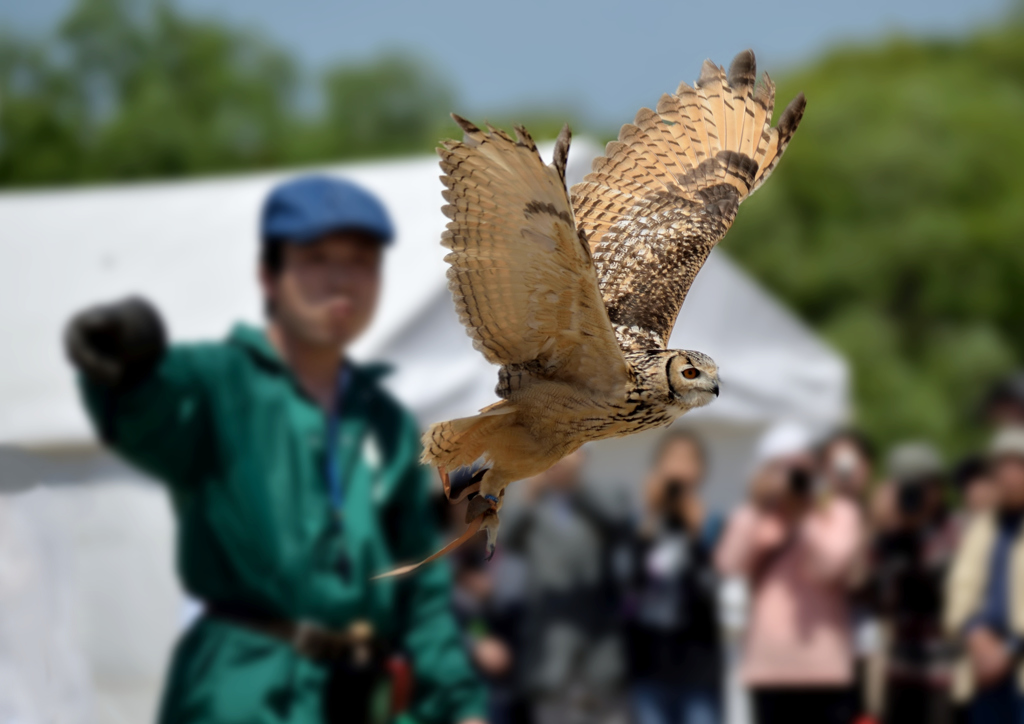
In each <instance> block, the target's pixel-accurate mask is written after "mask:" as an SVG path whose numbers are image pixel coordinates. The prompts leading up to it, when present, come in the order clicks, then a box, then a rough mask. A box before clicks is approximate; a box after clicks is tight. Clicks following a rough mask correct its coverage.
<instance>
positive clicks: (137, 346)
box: [64, 297, 167, 389]
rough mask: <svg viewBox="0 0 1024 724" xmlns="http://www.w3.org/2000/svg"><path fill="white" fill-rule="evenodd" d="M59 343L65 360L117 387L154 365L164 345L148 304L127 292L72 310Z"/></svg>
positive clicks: (155, 314) (133, 381)
mask: <svg viewBox="0 0 1024 724" xmlns="http://www.w3.org/2000/svg"><path fill="white" fill-rule="evenodd" d="M64 344H65V348H66V349H67V354H68V357H69V358H70V360H71V362H72V363H73V364H74V365H75V366H76V367H77V368H78V369H79V370H81V372H82V374H83V375H85V376H86V377H87V378H88V379H89V380H90V381H92V382H95V383H97V384H99V385H102V386H104V387H110V388H122V389H123V388H127V387H131V386H132V385H134V384H137V383H138V382H141V381H142V380H143V379H145V378H146V377H147V376H149V374H150V373H151V372H152V371H153V370H154V369H156V366H157V365H158V364H159V363H160V360H161V359H162V358H163V356H164V353H165V352H166V351H167V333H166V331H165V330H164V324H163V321H162V320H161V319H160V314H159V313H158V312H157V311H156V308H155V307H153V305H152V304H150V303H149V302H147V301H146V300H145V299H142V298H141V297H129V298H127V299H124V300H122V301H119V302H114V303H112V304H102V305H98V306H95V307H90V308H89V309H86V310H84V311H82V312H79V313H78V314H76V315H75V316H74V317H73V318H72V319H71V322H70V323H69V324H68V327H67V331H66V332H65V336H64Z"/></svg>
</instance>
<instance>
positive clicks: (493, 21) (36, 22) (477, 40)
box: [0, 0, 1007, 125]
mask: <svg viewBox="0 0 1024 724" xmlns="http://www.w3.org/2000/svg"><path fill="white" fill-rule="evenodd" d="M177 4H178V5H179V6H181V7H183V8H186V9H188V10H189V11H191V12H194V13H198V14H201V15H205V16H210V17H218V18H222V19H226V20H228V21H230V22H232V23H236V24H239V25H243V26H246V27H249V28H251V29H255V30H257V31H259V32H260V33H262V34H264V35H266V36H268V37H269V38H271V39H272V40H274V41H275V42H277V43H278V44H280V45H282V46H284V47H285V48H287V49H288V50H289V51H291V52H292V53H293V54H294V55H295V56H296V57H298V58H299V59H300V60H301V61H302V62H303V63H304V64H306V65H307V66H309V67H311V68H318V67H322V66H324V65H326V64H329V63H331V62H334V61H340V60H346V61H360V60H366V59H370V58H373V57H374V56H376V55H379V54H381V53H384V52H391V51H403V52H406V53H410V54H412V55H414V56H416V57H418V58H422V59H423V60H424V61H425V62H427V63H429V64H430V65H432V66H433V67H434V68H435V69H436V70H437V71H438V72H439V73H440V74H441V75H442V76H443V77H445V78H447V80H448V82H449V83H450V84H451V86H452V87H453V88H454V89H455V91H456V92H457V97H458V108H457V109H456V110H458V111H459V112H461V113H463V114H482V113H487V112H491V113H498V112H508V111H514V110H515V109H516V108H527V107H546V106H547V107H549V106H560V107H569V108H574V109H578V110H579V111H580V112H582V113H584V114H586V116H587V117H588V119H589V120H590V121H591V122H592V123H594V124H601V125H607V124H618V123H622V122H625V121H627V120H629V119H631V118H632V116H633V114H634V113H635V111H636V109H637V108H639V107H640V106H644V105H648V106H649V105H652V104H654V103H656V102H657V99H658V97H659V96H660V95H661V93H663V92H665V91H671V90H674V89H675V86H676V85H677V84H678V82H679V81H680V80H687V81H690V80H693V79H694V78H695V77H696V76H697V74H698V72H699V69H700V64H701V62H702V61H703V59H704V58H706V57H710V58H712V59H713V60H715V61H716V62H718V63H720V64H723V65H724V64H727V63H728V62H729V60H730V59H731V58H732V56H733V55H734V54H735V53H736V52H737V51H739V50H742V49H744V48H747V47H750V48H753V49H754V50H755V52H756V53H757V57H758V61H759V66H760V67H761V68H763V69H765V70H768V71H769V72H770V73H772V74H773V75H778V74H779V73H780V72H782V71H784V70H785V69H786V68H787V67H790V66H793V65H796V64H799V63H801V62H804V61H806V60H809V59H812V58H813V57H815V56H816V55H818V54H821V53H822V52H824V51H825V50H827V48H828V47H829V46H830V45H833V44H835V43H840V42H846V41H863V40H871V39H878V38H882V37H885V36H888V35H895V34H911V35H915V36H925V35H944V36H948V35H957V34H961V33H965V32H968V31H969V30H971V29H973V28H976V27H978V26H980V25H984V24H990V23H995V22H998V21H999V19H1000V18H1001V17H1002V16H1003V15H1004V14H1005V12H1006V8H1007V0H971V1H970V2H967V1H966V0H959V1H958V0H856V1H853V2H851V1H845V2H833V1H831V0H772V1H771V2H766V1H765V0H761V1H759V2H755V1H754V0H733V1H732V2H729V3H718V2H712V1H711V0H705V1H703V2H695V1H692V0H686V1H680V0H674V1H671V0H633V2H614V1H613V0H589V2H583V1H580V0H573V1H571V2H557V1H556V0H517V1H516V2H504V3H493V2H492V3H472V4H470V3H457V2H445V3H438V2H429V1H427V0H375V1H373V2H352V1H351V0H349V1H347V2H341V1H339V0H334V1H326V0H179V1H178V3H177ZM71 5H72V2H71V0H31V2H28V1H26V0H0V22H2V23H6V24H9V25H14V26H15V27H18V28H22V29H25V30H28V31H30V32H36V33H42V32H45V31H46V29H47V28H49V27H52V24H53V23H54V22H55V21H56V20H57V19H58V18H60V17H61V16H62V14H63V13H64V12H66V10H67V9H68V8H69V7H70V6H71Z"/></svg>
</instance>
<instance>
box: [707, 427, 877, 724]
mask: <svg viewBox="0 0 1024 724" xmlns="http://www.w3.org/2000/svg"><path fill="white" fill-rule="evenodd" d="M757 460H758V462H757V469H756V471H755V472H754V476H753V481H752V485H751V489H750V501H749V502H747V503H746V504H744V505H743V506H742V507H741V508H740V509H739V510H738V511H737V512H736V513H735V514H734V515H733V517H732V519H731V520H730V522H729V525H728V527H727V529H726V533H725V537H724V539H723V540H722V544H721V546H720V548H719V550H718V555H717V563H718V566H719V569H720V570H721V572H722V573H723V574H724V575H736V576H743V577H744V578H745V579H746V580H747V582H748V584H749V586H750V589H751V608H750V615H749V623H748V627H747V631H746V638H745V641H744V650H743V659H742V665H741V676H742V678H743V681H744V682H745V683H746V685H747V686H748V687H750V689H751V693H752V699H753V706H754V711H755V714H756V721H757V723H758V724H791V723H792V722H815V723H816V724H849V722H851V721H852V719H853V717H854V715H855V713H856V708H857V707H856V702H855V699H854V696H853V692H852V684H853V652H852V641H851V628H852V626H851V620H850V608H849V602H848V600H847V599H848V591H847V583H848V580H849V578H850V576H851V574H852V572H853V569H854V566H855V563H856V559H857V552H858V549H859V546H860V545H861V537H862V535H863V532H862V525H861V520H860V516H859V514H858V512H857V509H856V506H854V505H853V504H852V503H851V502H850V501H849V500H847V499H846V498H845V497H843V496H836V495H834V494H828V493H822V492H821V491H820V490H819V489H817V488H816V487H815V474H816V470H815V459H814V456H813V455H812V453H811V438H810V435H809V433H808V432H807V431H806V430H805V429H803V428H801V427H799V426H796V425H790V424H783V425H779V426H777V427H775V428H773V429H772V430H769V432H768V433H767V434H766V435H765V437H764V438H763V439H762V441H761V443H760V449H759V452H758V456H757Z"/></svg>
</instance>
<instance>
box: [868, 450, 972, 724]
mask: <svg viewBox="0 0 1024 724" xmlns="http://www.w3.org/2000/svg"><path fill="white" fill-rule="evenodd" d="M887 473H888V479H887V480H886V482H885V483H884V484H883V486H882V487H881V488H880V490H879V492H878V495H877V501H878V505H877V508H876V514H877V518H876V526H875V535H874V541H873V544H872V547H873V560H874V566H873V572H872V577H871V581H870V584H869V589H870V591H871V594H872V599H873V600H874V602H875V604H876V606H877V609H878V611H879V613H880V614H881V616H882V618H883V621H884V622H885V626H886V631H887V647H886V652H885V672H884V705H883V711H884V721H885V722H893V723H900V724H905V723H906V722H912V721H913V722H917V721H920V722H929V724H946V723H947V722H951V721H952V717H953V710H952V700H951V698H950V695H949V686H950V683H951V677H952V663H953V651H952V648H951V646H950V645H949V642H948V640H947V639H946V638H945V636H944V634H943V631H942V618H941V617H942V600H943V599H942V597H943V582H944V580H945V576H946V572H947V570H948V567H949V564H950V561H951V559H952V556H953V553H954V551H955V547H956V544H957V534H958V531H959V526H958V524H957V520H956V519H955V517H954V516H953V515H951V513H950V510H949V508H948V506H947V505H946V502H945V489H944V488H945V482H946V479H945V472H944V467H943V463H942V458H941V457H940V455H939V453H938V451H937V450H936V449H935V448H934V447H933V446H932V445H930V444H928V443H923V442H911V443H906V444H903V445H899V446H897V447H896V448H895V449H894V450H893V451H892V453H891V455H890V457H889V462H888V470H887Z"/></svg>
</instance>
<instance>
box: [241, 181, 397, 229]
mask: <svg viewBox="0 0 1024 724" xmlns="http://www.w3.org/2000/svg"><path fill="white" fill-rule="evenodd" d="M260 227H261V235H262V237H263V241H264V243H266V242H267V241H268V240H270V239H280V240H282V241H289V242H292V243H296V244H305V243H308V242H310V241H314V240H315V239H318V238H320V237H321V236H323V235H324V234H329V233H331V232H336V231H361V232H363V233H366V234H370V235H371V236H375V237H377V238H378V239H380V240H381V241H382V242H384V243H390V242H391V240H392V239H393V238H394V236H395V230H394V227H393V226H392V225H391V219H390V217H389V216H388V212H387V210H386V209H385V208H384V205H383V204H382V203H381V202H380V201H379V200H378V199H377V198H376V197H375V196H374V195H373V194H371V193H370V192H368V191H367V190H366V189H363V188H361V187H359V186H356V185H355V184H354V183H352V182H351V181H345V180H344V179H337V178H330V177H328V176H302V177H300V178H297V179H293V180H291V181H286V182H284V183H283V184H281V185H280V186H278V187H277V188H275V189H274V190H273V191H271V192H270V195H269V196H268V197H267V200H266V202H265V203H264V204H263V216H262V219H261V224H260Z"/></svg>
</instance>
